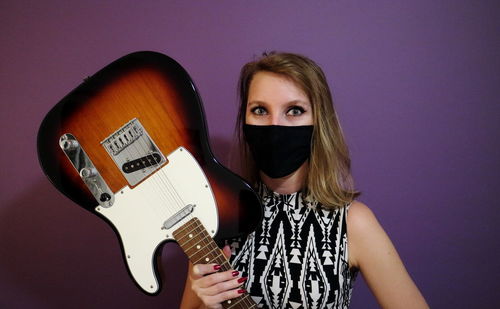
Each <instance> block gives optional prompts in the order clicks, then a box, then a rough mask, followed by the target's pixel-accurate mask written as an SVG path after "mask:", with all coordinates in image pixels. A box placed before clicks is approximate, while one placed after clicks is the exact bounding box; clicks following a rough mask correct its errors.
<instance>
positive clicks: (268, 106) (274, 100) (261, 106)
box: [245, 71, 313, 126]
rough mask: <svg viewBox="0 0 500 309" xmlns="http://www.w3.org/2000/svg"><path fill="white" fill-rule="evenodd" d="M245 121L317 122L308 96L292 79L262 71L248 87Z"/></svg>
mask: <svg viewBox="0 0 500 309" xmlns="http://www.w3.org/2000/svg"><path fill="white" fill-rule="evenodd" d="M245 123H246V124H250V125H260V126H264V125H280V126H303V125H312V124H313V114H312V106H311V103H310V102H309V99H308V98H307V95H306V94H305V93H304V91H302V89H300V88H299V87H297V85H296V84H295V83H294V82H293V81H291V80H289V79H288V78H286V77H284V76H282V75H279V74H276V73H271V72H264V71H261V72H258V73H256V74H255V75H254V76H253V79H252V81H251V83H250V87H249V90H248V100H247V108H246V113H245Z"/></svg>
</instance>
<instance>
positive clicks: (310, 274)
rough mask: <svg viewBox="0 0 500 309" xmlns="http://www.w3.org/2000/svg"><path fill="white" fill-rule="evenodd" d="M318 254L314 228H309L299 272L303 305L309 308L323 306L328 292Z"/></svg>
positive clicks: (316, 308)
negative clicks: (303, 258) (301, 266)
mask: <svg viewBox="0 0 500 309" xmlns="http://www.w3.org/2000/svg"><path fill="white" fill-rule="evenodd" d="M320 261H321V259H320V258H319V256H318V250H317V248H316V240H315V235H314V229H313V227H312V226H311V227H310V229H309V235H308V242H307V247H306V254H305V260H304V264H303V268H302V272H301V274H300V281H301V282H302V286H301V294H302V299H303V300H304V307H306V308H311V309H319V308H324V303H325V302H326V300H327V299H326V295H328V294H329V292H330V291H329V285H328V284H327V278H326V274H325V272H324V270H323V267H322V265H321V264H320V263H319V262H320Z"/></svg>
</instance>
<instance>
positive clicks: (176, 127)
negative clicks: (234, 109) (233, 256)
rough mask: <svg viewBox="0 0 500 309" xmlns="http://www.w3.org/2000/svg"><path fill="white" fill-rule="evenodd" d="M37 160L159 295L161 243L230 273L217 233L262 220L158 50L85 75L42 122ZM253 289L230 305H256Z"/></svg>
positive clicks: (191, 91) (184, 80)
mask: <svg viewBox="0 0 500 309" xmlns="http://www.w3.org/2000/svg"><path fill="white" fill-rule="evenodd" d="M37 143H38V145H37V147H38V156H39V160H40V164H41V166H42V169H43V171H44V172H45V174H46V175H47V176H48V178H49V179H50V181H51V182H52V183H53V185H54V186H55V187H56V188H57V189H58V190H59V191H61V192H62V193H63V194H64V195H66V196H67V197H69V198H70V199H71V200H73V201H74V202H75V203H76V204H78V205H79V206H81V207H83V208H85V209H86V210H88V211H90V212H91V213H93V214H95V215H97V216H99V217H100V218H102V219H104V220H105V221H106V222H107V223H108V224H109V225H110V226H111V227H112V228H113V229H114V231H115V232H116V234H117V236H118V238H119V240H120V244H121V247H122V251H123V252H122V253H123V257H124V260H125V262H126V265H127V268H128V270H129V273H130V275H131V277H132V278H133V279H134V281H135V282H136V284H137V285H138V286H139V287H140V288H141V289H142V290H143V291H144V292H145V293H147V294H152V295H155V294H158V293H159V291H160V285H161V284H160V280H159V273H158V267H157V265H156V264H157V257H158V254H159V251H160V250H159V248H160V247H161V245H162V244H163V243H165V242H167V241H176V242H177V243H179V245H180V246H181V247H182V248H183V250H184V252H185V253H186V254H187V256H188V257H189V258H190V259H191V261H192V262H193V263H217V264H221V265H222V266H223V267H222V270H228V269H230V265H229V264H228V263H227V260H226V259H225V258H224V257H223V256H222V254H221V252H220V250H219V249H218V247H217V245H216V243H215V242H214V238H215V239H226V238H231V237H237V236H244V235H246V234H248V233H250V232H251V231H252V230H253V229H254V228H255V227H256V225H257V224H258V222H259V221H260V219H261V217H262V207H261V205H260V203H259V199H258V197H257V195H256V194H255V192H254V191H253V190H252V188H251V187H250V186H249V185H248V184H247V183H245V182H244V181H242V179H241V178H239V177H238V176H236V175H235V174H233V173H232V172H231V171H229V170H228V169H226V168H225V167H224V166H222V165H221V164H220V163H219V162H218V161H217V160H216V159H215V157H214V156H213V154H212V151H211V149H210V146H209V142H208V133H207V128H206V123H205V118H204V112H203V107H202V103H201V99H200V97H199V95H198V92H197V90H196V87H195V86H194V84H193V82H192V80H191V78H190V77H189V75H188V74H187V72H186V71H185V70H184V69H183V68H182V67H181V66H180V65H179V64H178V63H177V62H175V61H174V60H173V59H171V58H169V57H168V56H166V55H163V54H160V53H155V52H137V53H133V54H129V55H127V56H125V57H122V58H120V59H118V60H116V61H114V62H113V63H111V64H110V65H108V66H106V67H105V68H103V69H102V70H100V71H99V72H97V73H96V74H94V75H93V76H91V77H89V78H87V79H86V80H85V81H84V82H83V83H82V84H81V85H80V86H79V87H77V88H76V89H75V90H73V91H72V92H71V93H69V94H68V95H67V96H66V97H64V98H63V99H62V100H61V101H60V102H59V103H58V104H57V105H55V106H54V108H52V110H50V112H49V113H48V114H47V115H46V117H45V118H44V120H43V122H42V124H41V126H40V129H39V132H38V141H37ZM253 306H254V304H253V302H252V301H251V298H250V297H248V295H247V294H244V295H242V296H241V297H239V298H238V299H234V300H231V301H229V302H226V303H225V304H224V307H225V308H251V307H253Z"/></svg>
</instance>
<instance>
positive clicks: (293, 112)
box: [250, 105, 306, 116]
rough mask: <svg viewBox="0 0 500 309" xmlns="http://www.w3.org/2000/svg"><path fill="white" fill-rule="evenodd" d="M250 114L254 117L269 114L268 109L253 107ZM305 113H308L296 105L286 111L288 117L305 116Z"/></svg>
mask: <svg viewBox="0 0 500 309" xmlns="http://www.w3.org/2000/svg"><path fill="white" fill-rule="evenodd" d="M250 112H251V113H252V114H254V115H257V116H261V115H267V114H268V111H267V109H266V108H265V107H263V106H255V107H252V108H251V109H250ZM305 112H306V110H305V109H304V108H303V107H302V106H298V105H295V106H290V107H289V108H288V109H287V110H286V115H287V116H300V115H302V114H304V113H305Z"/></svg>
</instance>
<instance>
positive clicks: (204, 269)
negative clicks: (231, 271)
mask: <svg viewBox="0 0 500 309" xmlns="http://www.w3.org/2000/svg"><path fill="white" fill-rule="evenodd" d="M219 270H220V265H217V264H196V265H194V266H193V272H192V275H193V277H194V278H195V279H197V278H200V277H203V276H206V275H209V274H212V273H215V272H218V271H219Z"/></svg>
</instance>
